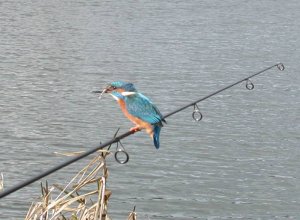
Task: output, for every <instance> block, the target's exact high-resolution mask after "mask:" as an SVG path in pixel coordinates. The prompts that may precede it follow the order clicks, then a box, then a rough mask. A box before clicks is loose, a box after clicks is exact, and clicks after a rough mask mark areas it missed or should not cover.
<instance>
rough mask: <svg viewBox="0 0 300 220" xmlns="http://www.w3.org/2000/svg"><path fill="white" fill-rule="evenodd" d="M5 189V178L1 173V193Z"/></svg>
mask: <svg viewBox="0 0 300 220" xmlns="http://www.w3.org/2000/svg"><path fill="white" fill-rule="evenodd" d="M3 187H4V177H3V173H1V175H0V192H1V191H2V190H3Z"/></svg>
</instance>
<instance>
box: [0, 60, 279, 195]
mask: <svg viewBox="0 0 300 220" xmlns="http://www.w3.org/2000/svg"><path fill="white" fill-rule="evenodd" d="M274 67H277V68H278V69H279V70H281V71H283V70H284V68H285V67H284V65H283V64H282V63H277V64H275V65H273V66H270V67H268V68H266V69H263V70H261V71H259V72H257V73H254V74H252V75H250V76H248V77H245V78H243V79H241V80H239V81H237V82H235V83H232V84H230V85H228V86H226V87H224V88H222V89H219V90H217V91H215V92H213V93H211V94H209V95H207V96H205V97H203V98H201V99H198V100H196V101H194V102H191V103H189V104H187V105H185V106H183V107H181V108H178V109H176V110H174V111H172V112H170V113H169V114H166V115H164V116H163V118H167V117H170V116H171V115H174V114H176V113H178V112H180V111H182V110H184V109H186V108H188V107H191V106H194V112H193V118H194V119H195V120H196V121H199V120H201V119H202V114H201V113H200V111H199V108H198V106H197V103H199V102H202V101H204V100H205V99H208V98H210V97H212V96H214V95H217V94H218V93H220V92H223V91H224V90H227V89H229V88H231V87H233V86H235V85H237V84H239V83H241V82H244V81H246V88H247V89H249V90H252V89H254V84H253V83H252V82H251V81H250V78H253V77H255V76H257V75H259V74H261V73H263V72H266V71H268V70H270V69H272V68H274ZM196 114H198V116H196ZM134 133H135V131H128V132H126V133H123V134H121V135H118V136H116V135H115V136H114V138H112V139H111V140H109V141H107V142H105V143H103V144H100V145H99V146H97V147H95V148H92V149H90V150H88V151H87V152H85V153H82V154H80V155H78V156H76V157H73V158H71V159H69V160H67V161H65V162H63V163H61V164H59V165H57V166H55V167H52V168H50V169H48V170H46V171H44V172H42V173H40V174H38V175H36V176H34V177H32V178H30V179H28V180H25V181H24V182H21V183H19V184H17V185H15V186H13V187H11V188H9V189H7V190H4V191H3V192H1V193H0V198H3V197H6V196H7V195H9V194H11V193H13V192H15V191H17V190H19V189H22V188H24V187H25V186H27V185H29V184H31V183H34V182H35V181H37V180H39V179H41V178H43V177H45V176H48V175H49V174H51V173H54V172H55V171H57V170H60V169H62V168H64V167H66V166H68V165H70V164H72V163H74V162H76V161H78V160H80V159H82V158H84V157H87V156H88V155H90V154H92V153H95V152H96V151H98V150H101V149H103V148H105V147H107V146H111V145H112V144H114V143H117V151H116V153H115V159H116V160H117V161H118V162H119V163H126V162H127V161H128V159H129V156H128V154H127V152H126V151H125V150H124V148H123V145H122V144H121V142H120V141H121V140H122V139H124V138H126V137H128V136H129V135H132V134H134ZM119 144H120V146H121V147H122V148H123V150H122V149H118V146H119ZM120 152H124V153H125V156H126V157H127V158H126V159H125V161H121V160H119V159H118V156H117V155H118V153H120Z"/></svg>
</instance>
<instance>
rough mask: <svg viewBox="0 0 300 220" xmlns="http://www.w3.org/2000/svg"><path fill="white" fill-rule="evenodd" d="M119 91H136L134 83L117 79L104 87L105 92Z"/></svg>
mask: <svg viewBox="0 0 300 220" xmlns="http://www.w3.org/2000/svg"><path fill="white" fill-rule="evenodd" d="M113 91H114V92H118V93H121V94H122V93H124V92H132V93H134V92H136V91H137V90H136V89H135V87H134V85H133V84H132V83H127V82H122V81H116V82H112V83H110V84H108V86H107V87H106V88H105V89H104V93H111V92H113Z"/></svg>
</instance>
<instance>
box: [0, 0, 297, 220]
mask: <svg viewBox="0 0 300 220" xmlns="http://www.w3.org/2000/svg"><path fill="white" fill-rule="evenodd" d="M299 24H300V2H299V1H298V0H290V1H283V0H266V1H258V0H254V1H245V0H242V1H233V0H229V1H216V0H213V1H210V0H203V1H191V0H188V1H171V0H167V1H157V0H154V1H149V0H144V1H140V0H138V1H136V0H135V1H132V0H129V1H123V0H120V1H111V0H104V1H100V0H99V1H96V0H89V1H83V0H74V1H67V0H53V1H45V0H41V1H1V2H0V29H1V31H0V82H1V86H0V172H2V173H3V174H4V187H5V188H8V187H10V186H13V185H15V184H17V183H19V182H21V181H24V180H26V179H28V178H30V177H32V176H35V175H36V174H38V173H39V172H42V171H44V170H46V169H48V168H50V167H53V166H55V165H56V164H58V163H60V162H62V161H64V160H65V159H66V158H65V157H60V156H57V155H55V154H54V152H66V151H67V152H70V151H80V150H87V149H90V148H92V147H94V146H97V145H98V144H99V142H100V141H102V142H104V141H106V140H109V139H110V138H111V137H112V136H113V134H114V133H115V131H116V129H117V128H118V127H120V128H121V132H122V133H123V132H126V131H127V130H128V129H129V128H130V127H131V123H130V122H129V121H128V120H127V119H126V118H124V116H123V115H122V113H121V111H120V109H119V108H118V106H117V104H116V103H115V101H114V100H112V98H111V97H109V96H104V97H103V98H102V99H101V100H99V99H98V97H97V96H95V94H92V93H91V91H92V90H97V89H102V88H103V87H104V86H105V85H106V84H107V83H109V82H111V81H116V80H124V81H130V82H133V83H134V84H135V85H136V87H137V89H138V90H140V91H141V92H142V93H143V94H145V95H146V96H148V97H150V98H151V100H152V101H153V102H154V103H155V104H156V105H157V106H158V108H159V109H160V110H161V112H162V113H163V114H166V113H168V112H170V111H173V110H174V109H176V108H178V107H180V106H183V105H184V104H186V103H189V102H191V101H193V100H196V99H199V98H201V97H204V96H205V95H208V94H209V93H211V92H213V91H216V90H218V89H220V88H222V87H223V86H225V85H227V84H230V83H232V82H235V81H236V80H239V79H241V78H242V77H245V76H247V75H250V74H252V73H255V72H257V71H259V70H261V69H264V68H266V67H268V66H271V65H273V64H275V63H277V62H282V63H284V64H285V66H286V69H285V71H282V72H281V71H278V70H277V69H276V68H274V69H272V70H269V71H268V72H266V73H264V74H262V75H260V76H258V77H256V78H253V79H252V82H253V83H254V85H255V89H254V90H252V91H248V90H247V89H245V84H240V85H237V86H235V87H234V88H232V89H230V90H227V91H225V92H223V93H222V94H219V95H217V96H214V97H212V98H211V99H209V100H206V101H204V102H201V103H200V104H199V107H200V109H201V111H202V113H203V116H204V118H203V120H202V121H201V122H199V123H198V122H194V121H193V119H192V117H191V114H192V110H193V109H192V108H189V109H186V110H185V111H182V112H180V113H178V114H176V115H174V116H172V117H170V118H168V120H167V121H168V124H167V125H166V126H165V127H164V128H163V129H162V132H161V148H160V149H159V150H156V149H155V148H154V146H153V144H152V140H151V139H150V138H149V137H148V135H147V134H145V133H143V132H139V133H137V134H135V135H132V136H130V137H129V138H127V139H125V140H124V141H123V142H122V143H123V145H124V146H125V148H126V150H127V151H128V153H129V154H130V161H129V163H128V164H126V165H120V164H117V163H116V162H115V161H114V159H113V158H110V159H109V160H108V166H109V170H110V177H109V179H108V188H109V189H110V190H112V192H113V194H112V197H111V199H110V203H109V214H110V216H111V218H112V219H126V216H127V215H128V212H129V211H131V210H132V208H133V206H135V205H136V211H137V212H138V219H151V220H154V219H178V220H179V219H209V220H217V219H226V220H227V219H300V208H299V207H300V182H299V177H300V172H299V168H300V150H299V143H300V141H299V140H300V138H299V137H300V114H299V107H300V99H299V92H300V89H299V83H300V74H299V61H300V51H299V48H300V39H299V33H300V25H299ZM88 161H89V159H88V158H87V159H85V160H82V161H80V162H78V163H75V164H73V165H71V166H69V167H67V168H64V169H62V170H60V171H58V172H56V173H54V174H52V175H50V176H48V177H46V178H44V179H43V181H45V180H48V181H49V184H54V183H61V184H64V183H67V182H68V180H70V179H71V177H72V176H73V175H74V174H75V173H76V171H78V170H79V169H80V168H81V167H82V166H84V165H85V164H86V163H88ZM39 195H40V181H38V182H36V183H34V184H31V185H29V186H28V187H26V188H24V189H22V190H19V191H18V192H16V193H13V194H11V195H9V196H7V197H6V198H3V199H1V200H0V219H22V218H24V216H25V214H26V211H27V209H28V208H29V206H30V204H31V202H33V201H35V199H36V198H37V197H38V196H39Z"/></svg>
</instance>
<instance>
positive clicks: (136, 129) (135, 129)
mask: <svg viewBox="0 0 300 220" xmlns="http://www.w3.org/2000/svg"><path fill="white" fill-rule="evenodd" d="M140 130H141V128H140V127H139V126H136V127H133V128H130V131H131V132H134V133H135V132H137V131H140Z"/></svg>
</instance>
